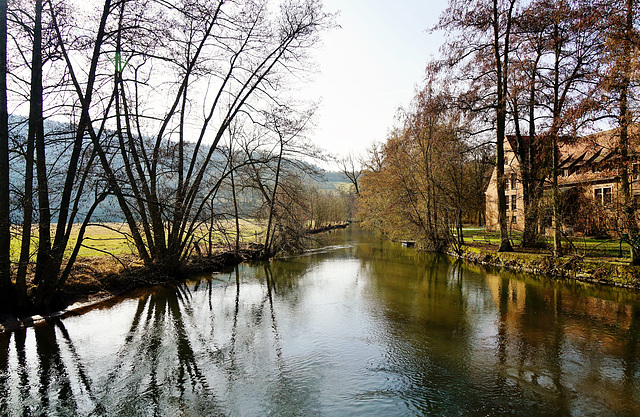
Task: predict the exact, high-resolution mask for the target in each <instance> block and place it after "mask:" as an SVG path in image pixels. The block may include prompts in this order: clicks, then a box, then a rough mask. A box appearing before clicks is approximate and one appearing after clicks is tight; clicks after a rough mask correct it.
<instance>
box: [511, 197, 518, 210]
mask: <svg viewBox="0 0 640 417" xmlns="http://www.w3.org/2000/svg"><path fill="white" fill-rule="evenodd" d="M517 208H518V206H517V205H516V195H515V194H514V195H512V196H511V210H514V211H515V210H517Z"/></svg>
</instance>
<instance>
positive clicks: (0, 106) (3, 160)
mask: <svg viewBox="0 0 640 417" xmlns="http://www.w3.org/2000/svg"><path fill="white" fill-rule="evenodd" d="M10 249H11V222H10V220H9V114H8V108H7V0H0V305H2V307H0V308H7V309H8V308H10V307H11V304H12V297H11V294H10V290H11V271H10V266H11V264H10V259H9V253H10Z"/></svg>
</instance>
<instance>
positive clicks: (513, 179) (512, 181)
mask: <svg viewBox="0 0 640 417" xmlns="http://www.w3.org/2000/svg"><path fill="white" fill-rule="evenodd" d="M516 184H517V181H516V174H511V189H512V190H515V189H516Z"/></svg>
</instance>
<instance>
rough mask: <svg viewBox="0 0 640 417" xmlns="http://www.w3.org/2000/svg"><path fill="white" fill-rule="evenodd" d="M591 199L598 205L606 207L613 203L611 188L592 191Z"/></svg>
mask: <svg viewBox="0 0 640 417" xmlns="http://www.w3.org/2000/svg"><path fill="white" fill-rule="evenodd" d="M593 197H594V198H595V200H596V201H597V202H598V203H599V204H602V205H604V206H608V205H609V204H611V202H612V201H613V194H612V193H611V187H602V188H596V189H594V190H593Z"/></svg>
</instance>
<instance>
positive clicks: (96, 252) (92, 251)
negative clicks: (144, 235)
mask: <svg viewBox="0 0 640 417" xmlns="http://www.w3.org/2000/svg"><path fill="white" fill-rule="evenodd" d="M53 227H54V226H52V228H53ZM217 227H224V228H226V230H228V231H229V233H228V237H229V239H235V222H234V221H228V222H225V223H224V224H220V223H219V224H218V225H217ZM79 229H80V225H76V226H74V228H73V230H72V232H71V236H70V239H69V244H68V245H67V250H66V251H65V257H69V256H70V255H71V252H72V251H73V248H74V247H75V245H76V242H77V237H78V230H79ZM33 232H34V233H37V228H34V230H33ZM53 232H54V230H52V234H53ZM206 233H207V229H206V228H205V227H204V226H203V227H201V228H200V229H199V230H197V231H196V233H195V235H196V238H200V237H203V236H206ZM263 233H264V227H263V226H261V225H260V224H258V223H256V222H254V221H250V220H241V221H240V235H241V239H240V240H241V241H242V242H251V241H256V240H257V241H260V240H261V239H262V234H263ZM128 235H129V228H128V226H127V225H126V224H123V223H101V224H93V225H90V226H88V227H87V229H86V232H85V236H84V240H83V246H82V247H81V248H80V251H79V252H78V257H81V258H82V257H90V256H101V255H106V254H107V253H110V254H112V255H115V256H118V255H130V254H133V253H135V247H134V246H133V242H132V241H131V239H128V238H127V236H128ZM21 241H22V239H21V238H20V228H18V227H16V228H14V230H13V233H12V238H11V260H12V262H18V260H19V258H20V248H21ZM213 241H214V243H226V239H225V236H224V234H223V233H222V232H220V231H216V232H214V233H213ZM30 246H31V254H32V256H34V254H35V253H36V251H37V247H38V237H37V236H35V237H32V238H31V245H30Z"/></svg>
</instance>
